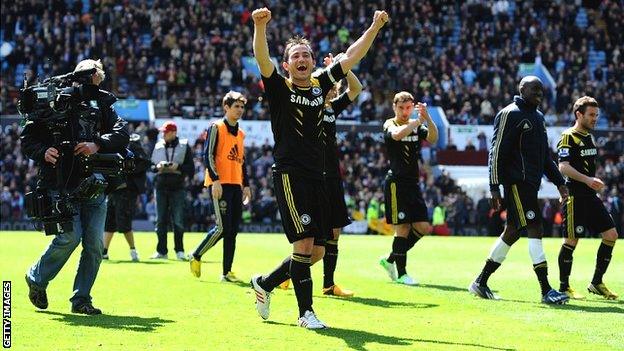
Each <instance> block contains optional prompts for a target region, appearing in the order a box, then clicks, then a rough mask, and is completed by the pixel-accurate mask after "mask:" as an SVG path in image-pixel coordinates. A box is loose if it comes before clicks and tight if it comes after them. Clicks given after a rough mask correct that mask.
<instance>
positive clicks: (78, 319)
mask: <svg viewBox="0 0 624 351" xmlns="http://www.w3.org/2000/svg"><path fill="white" fill-rule="evenodd" d="M37 313H42V314H47V315H50V316H54V317H53V318H52V319H54V320H57V321H59V322H63V323H65V324H68V325H71V326H86V327H99V328H105V329H123V330H132V331H136V332H153V331H154V330H156V328H158V327H162V326H163V325H165V324H166V323H173V322H174V321H173V320H169V319H162V318H159V317H137V316H115V315H110V314H101V315H97V316H84V315H79V314H71V313H60V312H53V311H37Z"/></svg>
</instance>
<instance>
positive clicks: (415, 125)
mask: <svg viewBox="0 0 624 351" xmlns="http://www.w3.org/2000/svg"><path fill="white" fill-rule="evenodd" d="M408 123H409V124H410V125H411V126H412V129H416V128H418V127H420V125H421V124H422V121H421V120H420V118H412V119H410V120H409V122H408Z"/></svg>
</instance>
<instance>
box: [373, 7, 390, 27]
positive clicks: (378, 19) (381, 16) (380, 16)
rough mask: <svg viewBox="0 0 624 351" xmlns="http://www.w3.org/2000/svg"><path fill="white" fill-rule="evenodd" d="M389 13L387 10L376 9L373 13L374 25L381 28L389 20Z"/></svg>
mask: <svg viewBox="0 0 624 351" xmlns="http://www.w3.org/2000/svg"><path fill="white" fill-rule="evenodd" d="M388 19H389V18H388V13H387V12H386V11H375V14H374V15H373V26H374V27H375V28H377V29H381V28H382V27H383V26H384V25H385V24H386V22H388Z"/></svg>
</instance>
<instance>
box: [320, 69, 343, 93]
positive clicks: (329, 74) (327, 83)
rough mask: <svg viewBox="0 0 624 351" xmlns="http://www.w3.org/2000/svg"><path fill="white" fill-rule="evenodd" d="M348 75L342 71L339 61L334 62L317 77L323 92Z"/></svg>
mask: <svg viewBox="0 0 624 351" xmlns="http://www.w3.org/2000/svg"><path fill="white" fill-rule="evenodd" d="M344 77H346V74H345V73H344V72H343V71H342V66H341V65H340V64H339V62H334V63H333V64H332V65H331V66H329V67H328V68H325V69H324V70H323V71H322V72H321V73H320V74H319V75H318V76H317V77H316V79H318V81H319V84H320V85H321V89H323V93H324V94H327V92H328V91H329V90H330V89H331V88H332V87H333V86H334V85H335V84H336V83H338V82H339V81H340V80H341V79H342V78H344Z"/></svg>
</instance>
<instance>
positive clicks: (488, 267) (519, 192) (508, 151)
mask: <svg viewBox="0 0 624 351" xmlns="http://www.w3.org/2000/svg"><path fill="white" fill-rule="evenodd" d="M518 88H519V91H520V96H515V97H514V102H513V103H511V104H509V105H508V106H507V107H505V108H504V109H502V110H501V111H500V112H499V113H498V115H497V116H496V119H495V120H494V136H493V137H492V148H491V149H490V157H489V173H490V191H491V194H492V208H493V209H494V210H495V211H498V210H499V209H500V208H501V205H502V204H503V199H502V197H501V193H500V185H501V184H502V185H503V188H504V191H505V199H504V204H505V207H506V208H507V219H508V220H507V224H506V225H505V229H504V230H503V234H502V235H501V236H500V237H499V238H498V239H497V241H496V243H495V244H494V246H493V247H492V250H491V252H490V255H489V258H488V259H487V261H486V263H485V266H484V267H483V270H482V271H481V274H480V275H479V276H478V277H477V279H476V280H475V281H474V282H473V283H472V284H471V285H470V287H469V288H468V290H469V291H470V292H471V293H473V294H475V295H477V296H479V297H482V298H485V299H497V298H498V297H497V296H496V295H494V294H493V293H492V291H491V290H490V288H489V287H488V286H487V280H488V278H489V277H490V275H491V274H492V273H494V271H496V269H498V267H500V265H501V263H502V262H503V261H504V260H505V257H506V256H507V252H508V251H509V248H510V247H511V245H513V244H514V243H515V242H516V241H517V240H518V239H519V238H520V236H522V235H527V236H528V238H529V239H528V241H529V253H530V255H531V260H532V261H533V270H534V271H535V274H536V275H537V279H538V281H539V283H540V288H541V294H542V302H543V303H547V304H562V303H565V302H567V301H568V296H567V295H566V294H564V293H561V292H559V291H557V290H555V289H552V287H551V286H550V284H549V282H548V266H547V264H546V256H545V254H544V249H543V247H542V235H543V234H542V230H543V228H542V224H541V215H540V214H541V211H540V209H539V205H538V202H537V192H538V190H539V187H540V184H541V179H542V176H543V175H544V174H545V175H546V177H548V179H549V180H550V181H551V182H553V183H554V184H555V185H556V186H557V187H558V189H559V193H560V194H561V198H562V199H566V198H567V197H568V188H567V187H566V186H565V185H564V179H563V177H562V176H561V173H559V170H558V168H557V165H556V164H555V162H554V161H553V159H552V158H551V157H550V152H549V146H548V138H547V135H546V125H545V124H544V116H543V114H542V113H541V112H540V111H539V110H538V109H537V108H538V106H539V105H540V104H541V102H542V98H543V96H544V92H543V90H544V87H543V85H542V82H541V81H540V80H539V78H537V77H535V76H527V77H525V78H523V79H522V80H521V81H520V84H519V86H518Z"/></svg>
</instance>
